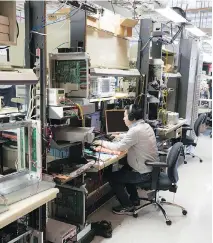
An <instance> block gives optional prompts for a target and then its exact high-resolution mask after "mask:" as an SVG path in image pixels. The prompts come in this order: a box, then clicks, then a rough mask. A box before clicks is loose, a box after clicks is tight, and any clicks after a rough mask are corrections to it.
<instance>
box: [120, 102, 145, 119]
mask: <svg viewBox="0 0 213 243" xmlns="http://www.w3.org/2000/svg"><path fill="white" fill-rule="evenodd" d="M131 106H132V108H131ZM124 109H125V110H127V113H128V115H130V114H131V115H132V116H133V117H134V119H135V120H136V121H137V120H140V119H142V109H141V108H140V107H139V106H138V105H135V104H133V105H127V106H125V108H124Z"/></svg>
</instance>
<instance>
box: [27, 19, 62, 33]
mask: <svg viewBox="0 0 213 243" xmlns="http://www.w3.org/2000/svg"><path fill="white" fill-rule="evenodd" d="M63 21H64V23H63V24H62V25H61V26H60V27H59V28H58V29H61V28H62V27H63V26H64V25H65V24H66V23H67V19H65V20H63ZM30 33H32V34H38V35H42V36H47V35H51V34H55V31H53V32H51V33H48V34H44V33H40V32H37V31H34V30H32V31H31V32H30Z"/></svg>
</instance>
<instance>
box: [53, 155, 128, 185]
mask: <svg viewBox="0 0 213 243" xmlns="http://www.w3.org/2000/svg"><path fill="white" fill-rule="evenodd" d="M126 155H127V152H122V153H121V154H120V155H112V158H110V159H109V160H106V161H94V160H90V161H89V162H88V163H87V164H85V165H83V166H81V167H79V168H77V169H76V170H75V171H73V172H71V173H70V174H69V175H62V174H58V175H55V176H54V177H55V178H57V179H58V180H59V181H60V184H65V183H67V182H69V181H71V180H73V179H74V178H76V177H78V176H80V175H82V174H84V173H86V172H98V171H100V170H103V169H105V168H107V167H108V166H110V165H112V164H115V163H117V162H118V161H119V160H121V159H122V158H124V157H125V156H126Z"/></svg>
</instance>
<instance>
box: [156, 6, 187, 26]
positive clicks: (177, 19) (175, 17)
mask: <svg viewBox="0 0 213 243" xmlns="http://www.w3.org/2000/svg"><path fill="white" fill-rule="evenodd" d="M155 11H156V12H157V13H159V14H161V15H162V16H164V17H165V18H167V19H168V20H171V21H172V22H174V23H186V22H187V20H186V19H185V18H184V17H182V16H181V15H180V14H178V13H177V12H176V11H174V10H173V9H171V8H169V7H167V8H158V9H155Z"/></svg>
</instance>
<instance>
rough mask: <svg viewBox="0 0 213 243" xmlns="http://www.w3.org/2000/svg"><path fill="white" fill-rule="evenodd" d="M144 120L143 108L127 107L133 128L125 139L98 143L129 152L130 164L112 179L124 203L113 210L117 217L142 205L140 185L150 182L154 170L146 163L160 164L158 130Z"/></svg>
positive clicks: (116, 192) (121, 201)
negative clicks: (156, 136)
mask: <svg viewBox="0 0 213 243" xmlns="http://www.w3.org/2000/svg"><path fill="white" fill-rule="evenodd" d="M141 118H142V110H141V109H140V108H139V107H137V106H136V105H130V106H127V107H125V112H124V122H125V124H126V126H127V127H128V128H129V131H128V132H127V133H126V134H125V136H124V137H123V138H122V139H121V140H120V141H119V142H107V141H97V143H96V144H98V145H102V146H103V147H105V148H107V149H111V150H116V151H126V150H128V153H127V162H128V163H127V164H126V165H124V166H123V168H122V169H121V170H120V171H116V172H113V173H112V174H111V175H110V178H109V182H110V185H111V187H112V189H113V190H114V192H115V194H116V196H117V199H118V200H119V202H120V204H121V205H119V206H117V207H115V208H113V212H114V213H116V214H129V213H132V211H133V209H134V206H138V205H139V204H140V201H139V199H138V192H137V188H136V184H137V183H142V182H146V181H149V180H150V179H151V171H152V169H151V167H148V166H146V165H145V162H146V161H158V150H157V144H156V138H155V134H154V131H153V129H152V128H151V127H150V125H149V124H147V123H145V122H144V121H143V120H142V119H141ZM125 188H126V190H127V192H128V193H129V195H130V196H128V194H127V193H126V190H125Z"/></svg>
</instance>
